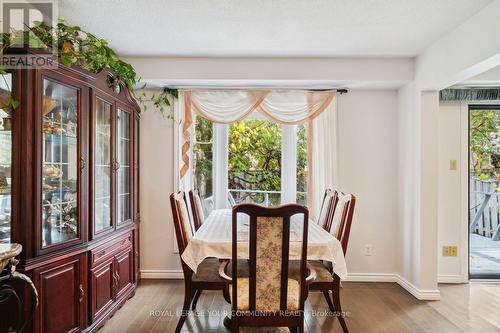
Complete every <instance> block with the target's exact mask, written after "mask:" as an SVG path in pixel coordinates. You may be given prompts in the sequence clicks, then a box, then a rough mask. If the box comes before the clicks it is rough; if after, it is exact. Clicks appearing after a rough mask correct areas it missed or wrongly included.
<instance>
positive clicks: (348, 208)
mask: <svg viewBox="0 0 500 333" xmlns="http://www.w3.org/2000/svg"><path fill="white" fill-rule="evenodd" d="M335 192H337V191H335ZM355 205H356V197H355V196H354V195H352V194H345V193H342V192H337V195H336V198H335V201H334V207H333V210H332V212H331V214H330V218H329V219H328V220H327V224H326V228H325V229H326V230H327V231H328V232H330V233H331V234H332V235H333V236H335V237H336V238H337V239H338V240H339V241H340V243H341V245H342V250H343V251H344V256H345V255H346V253H347V244H348V242H349V235H350V233H351V224H352V218H353V215H354V207H355ZM309 264H310V265H311V266H312V267H314V269H315V270H316V273H317V277H316V280H315V281H313V282H312V283H311V285H310V286H309V290H319V291H321V292H322V293H323V295H324V296H325V299H326V301H327V303H328V307H329V308H330V311H331V312H334V313H335V314H336V316H337V317H338V318H339V322H340V325H341V326H342V329H343V331H344V332H349V330H348V328H347V324H346V322H345V318H344V316H343V314H342V306H341V304H340V278H339V276H338V275H337V274H335V273H334V272H333V270H332V266H331V265H329V264H328V263H324V262H322V261H311V262H309ZM330 292H331V293H332V295H331V297H330Z"/></svg>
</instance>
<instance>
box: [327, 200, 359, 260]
mask: <svg viewBox="0 0 500 333" xmlns="http://www.w3.org/2000/svg"><path fill="white" fill-rule="evenodd" d="M355 205H356V197H355V196H354V195H352V194H346V193H342V192H339V193H338V196H337V198H336V203H335V208H334V209H333V218H332V225H331V227H330V228H329V231H330V233H331V234H332V235H334V236H335V237H336V238H337V239H338V240H339V241H340V243H341V244H342V250H344V255H345V254H346V252H347V244H348V243H349V235H350V233H351V224H352V218H353V215H354V207H355Z"/></svg>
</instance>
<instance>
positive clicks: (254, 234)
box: [232, 204, 309, 312]
mask: <svg viewBox="0 0 500 333" xmlns="http://www.w3.org/2000/svg"><path fill="white" fill-rule="evenodd" d="M238 214H246V215H248V217H249V221H250V223H249V270H250V271H249V281H248V282H249V299H248V305H249V310H250V311H271V312H273V311H280V310H288V309H287V307H288V304H287V300H288V287H289V286H288V278H289V276H288V260H289V252H290V251H289V249H290V218H291V217H292V216H293V215H297V214H303V216H304V220H303V223H304V226H303V239H302V242H303V243H302V245H303V248H302V253H301V256H302V257H301V272H300V273H301V281H299V284H300V288H301V290H300V295H299V305H300V306H301V307H302V309H303V303H304V298H305V295H306V292H303V290H302V289H305V288H306V284H305V276H306V258H307V229H308V219H309V213H308V210H307V208H306V207H304V206H300V205H295V204H290V205H284V206H280V207H276V208H267V207H263V206H259V205H256V204H240V205H237V206H235V207H233V221H232V227H233V230H232V231H233V232H232V235H233V253H232V259H233V276H235V277H236V278H234V279H233V285H232V287H233V290H232V291H233V310H235V311H237V309H238V304H237V302H238V296H237V292H238V291H237V284H238V274H235V273H234V272H237V265H236V264H235V262H236V261H237V258H238V253H237V242H238V238H237V237H238V218H239V217H240V216H238Z"/></svg>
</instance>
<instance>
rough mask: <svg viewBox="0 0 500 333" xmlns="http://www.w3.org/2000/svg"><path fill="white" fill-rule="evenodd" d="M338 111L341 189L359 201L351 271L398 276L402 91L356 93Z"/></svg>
mask: <svg viewBox="0 0 500 333" xmlns="http://www.w3.org/2000/svg"><path fill="white" fill-rule="evenodd" d="M338 112H339V113H338V124H339V132H338V133H339V146H338V147H339V148H338V153H339V187H340V189H341V190H342V191H346V192H350V193H354V194H355V195H356V197H357V202H356V209H355V213H354V220H353V225H352V231H351V238H350V240H349V248H348V252H347V267H348V272H349V274H350V275H351V276H354V277H359V276H363V275H366V274H367V273H368V274H369V275H370V274H371V275H380V274H396V273H397V272H398V271H397V264H396V253H397V251H396V240H397V238H398V235H397V228H398V223H397V93H396V92H395V91H350V92H349V93H348V94H345V95H342V96H340V97H339V101H338ZM366 244H371V245H372V255H371V256H365V255H364V252H363V250H364V247H365V245H366Z"/></svg>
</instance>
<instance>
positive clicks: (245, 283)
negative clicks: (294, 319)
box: [229, 278, 300, 311]
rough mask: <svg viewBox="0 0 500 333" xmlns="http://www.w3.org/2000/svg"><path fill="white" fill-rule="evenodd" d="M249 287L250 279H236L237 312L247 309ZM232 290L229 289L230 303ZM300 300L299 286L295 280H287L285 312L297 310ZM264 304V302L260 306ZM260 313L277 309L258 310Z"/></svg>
mask: <svg viewBox="0 0 500 333" xmlns="http://www.w3.org/2000/svg"><path fill="white" fill-rule="evenodd" d="M249 285H250V279H248V278H239V279H238V302H237V303H238V310H241V311H245V310H248V309H249V298H250V297H249ZM232 294H233V292H232V288H229V295H230V297H231V302H232V301H233V295H232ZM299 300H300V285H299V282H298V281H297V280H294V279H288V289H287V310H290V311H295V310H298V309H299ZM263 303H265V300H264V301H263V302H261V304H263ZM259 310H260V311H276V310H277V309H274V308H273V309H263V308H262V307H261V308H259Z"/></svg>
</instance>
